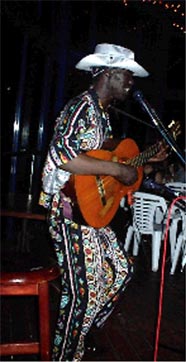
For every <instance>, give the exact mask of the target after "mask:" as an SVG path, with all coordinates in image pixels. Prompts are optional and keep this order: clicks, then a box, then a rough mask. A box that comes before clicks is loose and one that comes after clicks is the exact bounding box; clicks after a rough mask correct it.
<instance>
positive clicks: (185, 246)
mask: <svg viewBox="0 0 186 362" xmlns="http://www.w3.org/2000/svg"><path fill="white" fill-rule="evenodd" d="M166 186H167V187H170V188H171V189H172V190H173V191H174V192H175V196H178V195H180V194H181V195H186V183H182V182H172V183H167V184H166ZM169 235H170V254H171V269H170V274H174V273H175V270H176V266H177V263H178V260H179V256H180V254H181V258H182V261H181V269H183V267H184V266H185V263H186V201H184V200H183V201H182V203H181V205H180V202H178V203H175V206H174V209H173V215H172V217H171V224H170V230H169Z"/></svg>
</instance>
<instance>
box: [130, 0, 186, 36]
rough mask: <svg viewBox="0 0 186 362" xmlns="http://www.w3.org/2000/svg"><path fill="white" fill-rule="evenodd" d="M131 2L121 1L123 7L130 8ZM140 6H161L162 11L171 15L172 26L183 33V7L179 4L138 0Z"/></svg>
mask: <svg viewBox="0 0 186 362" xmlns="http://www.w3.org/2000/svg"><path fill="white" fill-rule="evenodd" d="M132 1H133V0H123V4H124V6H130V3H132ZM139 2H140V3H141V4H144V3H146V4H150V5H154V6H155V5H156V6H161V7H162V9H163V10H164V11H167V12H169V14H171V15H172V17H171V20H172V26H173V27H174V28H175V29H177V30H179V31H181V32H183V33H185V23H184V21H185V7H184V5H183V3H181V2H178V1H176V2H173V1H163V0H139ZM172 18H173V19H172Z"/></svg>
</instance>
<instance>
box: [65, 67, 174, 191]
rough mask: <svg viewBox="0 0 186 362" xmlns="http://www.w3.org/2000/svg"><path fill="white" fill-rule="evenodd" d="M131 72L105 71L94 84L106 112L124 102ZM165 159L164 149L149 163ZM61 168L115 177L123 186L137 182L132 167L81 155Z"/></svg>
mask: <svg viewBox="0 0 186 362" xmlns="http://www.w3.org/2000/svg"><path fill="white" fill-rule="evenodd" d="M133 83H134V80H133V75H132V72H131V71H129V70H126V69H112V68H108V69H106V70H105V71H104V72H103V73H102V74H101V75H100V76H99V77H98V79H97V81H96V82H95V83H94V85H93V88H94V90H95V91H96V93H97V95H98V97H99V100H100V102H101V104H102V106H103V108H104V109H105V110H106V109H107V108H108V106H109V105H110V104H111V103H112V102H113V101H114V100H117V101H125V99H126V98H127V95H128V93H129V91H130V89H131V87H132V86H133ZM166 157H167V153H166V148H163V147H162V149H161V151H160V152H158V153H157V154H156V156H155V157H153V158H151V159H150V160H149V162H156V161H162V160H164V159H165V158H166ZM62 168H63V169H64V170H65V171H69V172H71V173H73V174H79V175H95V176H96V175H109V176H112V177H115V178H116V179H118V180H119V181H120V182H122V183H123V184H124V185H127V186H129V185H132V184H133V183H135V181H137V171H136V169H135V168H134V167H132V166H129V165H125V164H121V163H119V162H113V161H105V160H101V159H97V158H93V157H90V156H87V155H86V154H84V153H82V154H80V155H78V156H77V157H76V158H74V159H73V160H70V161H68V163H67V164H65V165H63V166H62Z"/></svg>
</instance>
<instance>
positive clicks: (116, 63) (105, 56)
mask: <svg viewBox="0 0 186 362" xmlns="http://www.w3.org/2000/svg"><path fill="white" fill-rule="evenodd" d="M94 67H107V68H121V69H127V70H130V71H131V72H133V75H134V76H137V77H147V76H148V75H149V73H148V72H147V71H146V70H145V69H144V68H143V67H142V66H141V65H139V64H138V63H137V62H135V60H134V52H133V51H131V50H130V49H127V48H124V47H122V46H120V45H114V44H107V43H103V44H98V45H96V48H95V51H94V54H90V55H87V56H86V57H84V58H82V59H81V60H80V61H79V62H78V63H77V64H76V68H77V69H80V70H86V71H89V72H90V71H92V68H94Z"/></svg>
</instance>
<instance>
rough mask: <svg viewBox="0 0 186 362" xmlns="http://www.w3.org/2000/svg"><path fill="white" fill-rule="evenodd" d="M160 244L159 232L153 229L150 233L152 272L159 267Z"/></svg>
mask: <svg viewBox="0 0 186 362" xmlns="http://www.w3.org/2000/svg"><path fill="white" fill-rule="evenodd" d="M160 246H161V232H160V231H154V234H153V235H152V271H153V272H156V271H157V270H158V268H159V258H160Z"/></svg>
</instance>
